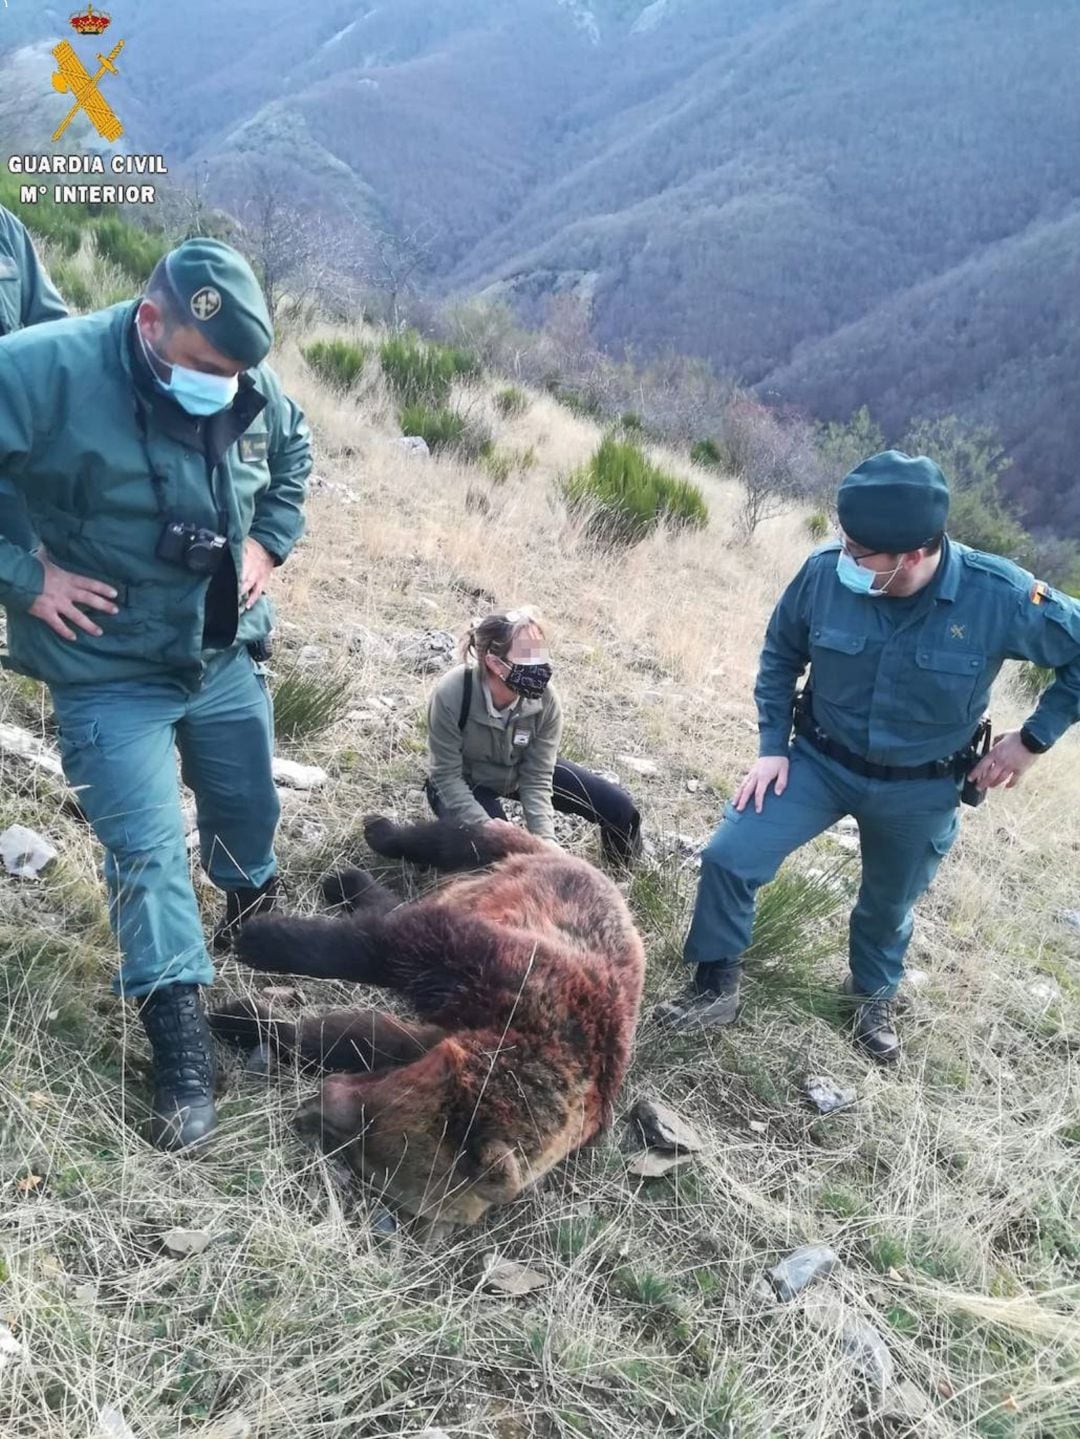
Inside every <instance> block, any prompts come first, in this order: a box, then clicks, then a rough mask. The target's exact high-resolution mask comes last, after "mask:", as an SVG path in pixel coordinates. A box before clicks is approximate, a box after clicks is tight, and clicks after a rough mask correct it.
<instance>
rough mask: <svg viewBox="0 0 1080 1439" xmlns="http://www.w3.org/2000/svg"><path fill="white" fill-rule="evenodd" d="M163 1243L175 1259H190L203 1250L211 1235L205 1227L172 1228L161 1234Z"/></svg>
mask: <svg viewBox="0 0 1080 1439" xmlns="http://www.w3.org/2000/svg"><path fill="white" fill-rule="evenodd" d="M161 1243H162V1245H163V1247H164V1248H165V1249H166V1250H167V1251H168V1253H169V1254H171V1255H172V1257H173V1258H174V1259H190V1258H191V1257H192V1256H194V1255H196V1254H201V1253H202V1252H203V1250H204V1249H205V1248H206V1246H207V1245H208V1244H209V1243H210V1236H209V1234H207V1232H206V1230H205V1229H170V1230H169V1232H168V1234H163V1235H162V1236H161Z"/></svg>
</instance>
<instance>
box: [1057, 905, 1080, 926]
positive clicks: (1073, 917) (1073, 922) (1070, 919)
mask: <svg viewBox="0 0 1080 1439" xmlns="http://www.w3.org/2000/svg"><path fill="white" fill-rule="evenodd" d="M1061 918H1062V921H1063V922H1064V923H1065V924H1067V925H1069V927H1070V928H1071V929H1080V909H1063V910H1062V911H1061Z"/></svg>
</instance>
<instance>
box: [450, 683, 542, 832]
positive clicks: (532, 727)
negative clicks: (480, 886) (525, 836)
mask: <svg viewBox="0 0 1080 1439" xmlns="http://www.w3.org/2000/svg"><path fill="white" fill-rule="evenodd" d="M464 685H465V666H464V665H459V666H458V667H457V668H456V669H452V670H450V672H449V673H448V674H445V675H443V677H442V679H441V680H440V681H439V683H438V684H437V685H436V686H435V688H434V690H433V691H432V694H431V699H430V700H429V701H428V747H429V749H430V751H431V783H432V784H433V785H434V786H435V788H436V790H437V791H438V793H439V798H440V799H441V800H442V801H443V803H444V804H445V806H446V809H447V812H448V814H449V815H450V817H451V818H452V819H455V820H457V821H458V823H459V824H483V823H484V822H485V821H486V820H487V819H488V817H489V816H488V813H487V811H486V810H485V809H484V807H483V806H482V805H480V804H478V803H477V801H476V800H475V799H474V798H473V795H472V791H473V789H474V788H475V787H476V786H480V785H482V786H484V787H485V788H487V789H490V790H494V792H495V793H496V794H497V795H511V794H516V795H517V798H518V799H519V800H520V801H521V807H522V809H523V810H524V811H525V823H526V824H527V825H528V827H529V832H530V833H531V834H535V835H537V836H539V838H540V839H554V838H555V811H554V808H553V806H552V802H551V796H552V784H553V777H554V773H555V761H556V760H557V759H558V757H559V738H560V736H561V735H562V709H561V707H560V705H559V697H558V695H557V694H556V693H555V690H554V688H553V687H552V686H551V685H548V687H547V689H546V690H545V691H544V693H543V695H542V696H541V698H540V699H538V700H529V699H523V700H522V701H521V703H520V704H519V705H518V706H517V708H516V709H515V710H514V711H513V713H512V715H511V717H510V720H509V722H505V721H503V720H501V719H496V718H495V717H494V716H493V715H491V714H490V713H489V711H488V707H487V701H486V700H485V699H484V691H483V688H482V685H481V683H480V674H479V671H478V670H475V669H474V670H473V686H472V697H471V699H470V703H469V715H468V718H467V720H466V721H465V729H464V731H463V730H462V729H461V728H460V720H461V701H462V698H463V695H464Z"/></svg>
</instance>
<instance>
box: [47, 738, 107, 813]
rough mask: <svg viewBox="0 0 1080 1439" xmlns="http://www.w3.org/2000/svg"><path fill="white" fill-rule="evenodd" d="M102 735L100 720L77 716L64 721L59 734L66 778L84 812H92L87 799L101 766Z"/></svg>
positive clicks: (58, 739)
mask: <svg viewBox="0 0 1080 1439" xmlns="http://www.w3.org/2000/svg"><path fill="white" fill-rule="evenodd" d="M100 738H101V727H100V725H99V724H98V722H97V720H77V721H73V722H72V723H70V724H64V723H63V721H61V723H60V727H59V732H58V734H57V747H58V748H59V750H60V763H61V764H62V765H63V769H64V778H65V779H66V780H67V782H68V785H69V786H70V788H71V789H72V791H73V792H74V795H75V802H76V803H77V804H78V806H79V808H80V809H81V810H82V811H83V813H84V814H87V813H88V812H89V807H88V805H87V804H86V800H87V799H88V798H89V795H88V791H89V789H90V787H91V785H92V784H93V782H94V771H95V770H96V769H98V768H99V767H100V759H101V750H100V745H99V741H100Z"/></svg>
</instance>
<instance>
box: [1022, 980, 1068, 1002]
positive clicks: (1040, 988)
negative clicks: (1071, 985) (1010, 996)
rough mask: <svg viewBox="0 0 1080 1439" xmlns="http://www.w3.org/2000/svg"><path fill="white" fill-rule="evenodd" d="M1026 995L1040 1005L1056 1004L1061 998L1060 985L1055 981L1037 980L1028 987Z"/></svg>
mask: <svg viewBox="0 0 1080 1439" xmlns="http://www.w3.org/2000/svg"><path fill="white" fill-rule="evenodd" d="M1028 994H1030V995H1031V997H1032V999H1037V1000H1038V1001H1039V1003H1040V1004H1056V1003H1057V1001H1058V1000H1059V999H1060V998H1061V985H1060V984H1058V982H1057V980H1056V979H1037V980H1036V981H1035V983H1034V984H1029V985H1028Z"/></svg>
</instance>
